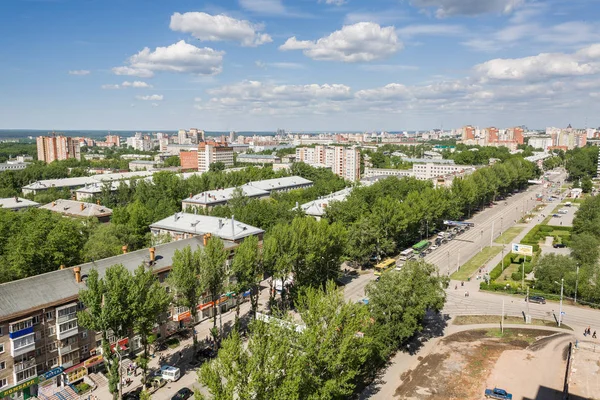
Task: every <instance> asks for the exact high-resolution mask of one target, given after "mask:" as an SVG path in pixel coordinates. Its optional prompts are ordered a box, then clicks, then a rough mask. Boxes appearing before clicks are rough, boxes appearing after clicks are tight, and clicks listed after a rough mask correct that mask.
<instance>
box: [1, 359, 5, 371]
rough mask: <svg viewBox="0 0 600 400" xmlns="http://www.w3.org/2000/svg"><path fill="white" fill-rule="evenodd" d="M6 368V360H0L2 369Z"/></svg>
mask: <svg viewBox="0 0 600 400" xmlns="http://www.w3.org/2000/svg"><path fill="white" fill-rule="evenodd" d="M3 369H6V361H0V371H2V370H3Z"/></svg>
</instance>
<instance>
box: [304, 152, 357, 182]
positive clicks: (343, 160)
mask: <svg viewBox="0 0 600 400" xmlns="http://www.w3.org/2000/svg"><path fill="white" fill-rule="evenodd" d="M296 161H300V162H304V163H306V164H309V165H313V166H314V165H319V166H321V165H322V166H325V167H327V168H331V171H332V172H333V173H334V174H336V175H338V176H341V177H342V178H344V179H346V180H349V181H357V180H359V179H360V150H359V149H358V148H357V147H354V148H351V147H343V146H315V147H314V148H311V147H300V148H297V149H296Z"/></svg>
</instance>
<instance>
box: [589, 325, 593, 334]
mask: <svg viewBox="0 0 600 400" xmlns="http://www.w3.org/2000/svg"><path fill="white" fill-rule="evenodd" d="M590 333H592V329H591V328H590V327H589V326H588V335H589V334H590Z"/></svg>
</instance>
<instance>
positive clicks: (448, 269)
mask: <svg viewBox="0 0 600 400" xmlns="http://www.w3.org/2000/svg"><path fill="white" fill-rule="evenodd" d="M447 265H448V268H446V269H447V271H448V276H450V250H448V264H447Z"/></svg>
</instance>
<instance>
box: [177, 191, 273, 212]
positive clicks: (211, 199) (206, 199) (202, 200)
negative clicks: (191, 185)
mask: <svg viewBox="0 0 600 400" xmlns="http://www.w3.org/2000/svg"><path fill="white" fill-rule="evenodd" d="M235 189H236V188H234V187H230V188H225V189H217V190H207V191H206V192H202V193H199V194H197V195H195V196H192V197H190V198H187V199H183V202H182V203H183V204H184V205H183V207H182V208H185V204H186V203H187V204H215V203H224V202H227V201H229V200H231V199H232V197H233V192H234V190H235ZM240 189H242V192H243V194H244V196H246V197H266V196H268V195H269V192H267V191H265V190H262V189H257V188H255V187H252V186H249V185H243V186H240Z"/></svg>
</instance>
